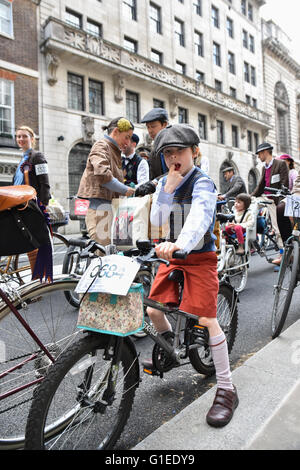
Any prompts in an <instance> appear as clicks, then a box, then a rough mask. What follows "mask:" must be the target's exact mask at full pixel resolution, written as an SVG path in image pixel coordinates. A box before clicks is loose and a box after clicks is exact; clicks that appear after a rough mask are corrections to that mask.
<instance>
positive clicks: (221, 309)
mask: <svg viewBox="0 0 300 470" xmlns="http://www.w3.org/2000/svg"><path fill="white" fill-rule="evenodd" d="M217 319H218V322H219V325H220V327H221V329H222V330H223V332H224V334H225V336H226V340H227V347H228V353H229V354H230V353H231V350H232V348H233V345H234V341H235V337H236V332H237V326H238V310H237V295H236V292H235V290H234V289H233V288H232V287H231V286H230V285H228V284H227V283H220V287H219V293H218V304H217ZM195 324H196V321H195ZM189 358H190V361H191V364H192V366H193V367H194V369H195V370H196V371H197V372H199V373H200V374H204V375H207V376H210V375H213V374H214V373H215V366H214V363H213V359H212V355H211V350H210V347H209V345H208V344H206V345H202V346H200V347H199V348H197V349H191V350H190V351H189Z"/></svg>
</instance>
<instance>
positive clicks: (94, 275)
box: [75, 255, 140, 295]
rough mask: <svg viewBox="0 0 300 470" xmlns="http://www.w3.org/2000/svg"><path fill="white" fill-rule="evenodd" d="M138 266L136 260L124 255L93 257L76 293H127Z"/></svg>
mask: <svg viewBox="0 0 300 470" xmlns="http://www.w3.org/2000/svg"><path fill="white" fill-rule="evenodd" d="M101 265H102V267H101ZM100 267H101V268H100ZM139 268H140V264H139V263H138V262H137V261H135V260H134V259H132V258H128V257H126V256H120V255H110V256H103V257H102V258H97V259H94V260H92V262H91V264H90V266H89V267H88V268H87V270H86V271H85V273H84V274H83V276H82V278H81V279H80V281H79V283H78V284H77V287H76V289H75V291H76V292H77V293H78V294H84V293H85V292H105V293H107V294H116V295H127V293H128V290H129V288H130V286H131V284H132V282H133V280H134V278H135V276H136V274H137V272H138V270H139Z"/></svg>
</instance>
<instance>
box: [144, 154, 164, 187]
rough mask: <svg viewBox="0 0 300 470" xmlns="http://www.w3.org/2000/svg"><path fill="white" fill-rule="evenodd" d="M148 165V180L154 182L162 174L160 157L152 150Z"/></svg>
mask: <svg viewBox="0 0 300 470" xmlns="http://www.w3.org/2000/svg"><path fill="white" fill-rule="evenodd" d="M148 163H149V171H150V180H154V179H155V178H158V177H159V176H162V175H163V174H164V170H163V168H162V164H161V159H160V155H156V153H155V152H154V150H153V149H152V150H151V153H150V157H149V160H148Z"/></svg>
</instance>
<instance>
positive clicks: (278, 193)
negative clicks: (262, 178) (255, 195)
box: [265, 185, 291, 197]
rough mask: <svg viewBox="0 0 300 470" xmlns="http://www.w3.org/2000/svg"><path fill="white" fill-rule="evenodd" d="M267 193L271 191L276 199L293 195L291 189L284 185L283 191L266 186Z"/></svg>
mask: <svg viewBox="0 0 300 470" xmlns="http://www.w3.org/2000/svg"><path fill="white" fill-rule="evenodd" d="M265 191H269V192H270V193H274V194H272V196H275V197H280V196H289V195H290V194H291V192H290V190H289V188H287V187H286V186H284V185H282V187H281V189H279V188H270V187H268V186H265Z"/></svg>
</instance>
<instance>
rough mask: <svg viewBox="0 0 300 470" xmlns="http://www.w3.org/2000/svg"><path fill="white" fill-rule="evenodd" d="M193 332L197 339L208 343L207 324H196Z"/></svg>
mask: <svg viewBox="0 0 300 470" xmlns="http://www.w3.org/2000/svg"><path fill="white" fill-rule="evenodd" d="M193 333H194V334H195V336H196V338H197V339H200V340H201V341H202V342H203V343H204V344H208V340H209V333H208V329H207V328H206V326H201V325H194V326H193Z"/></svg>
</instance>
